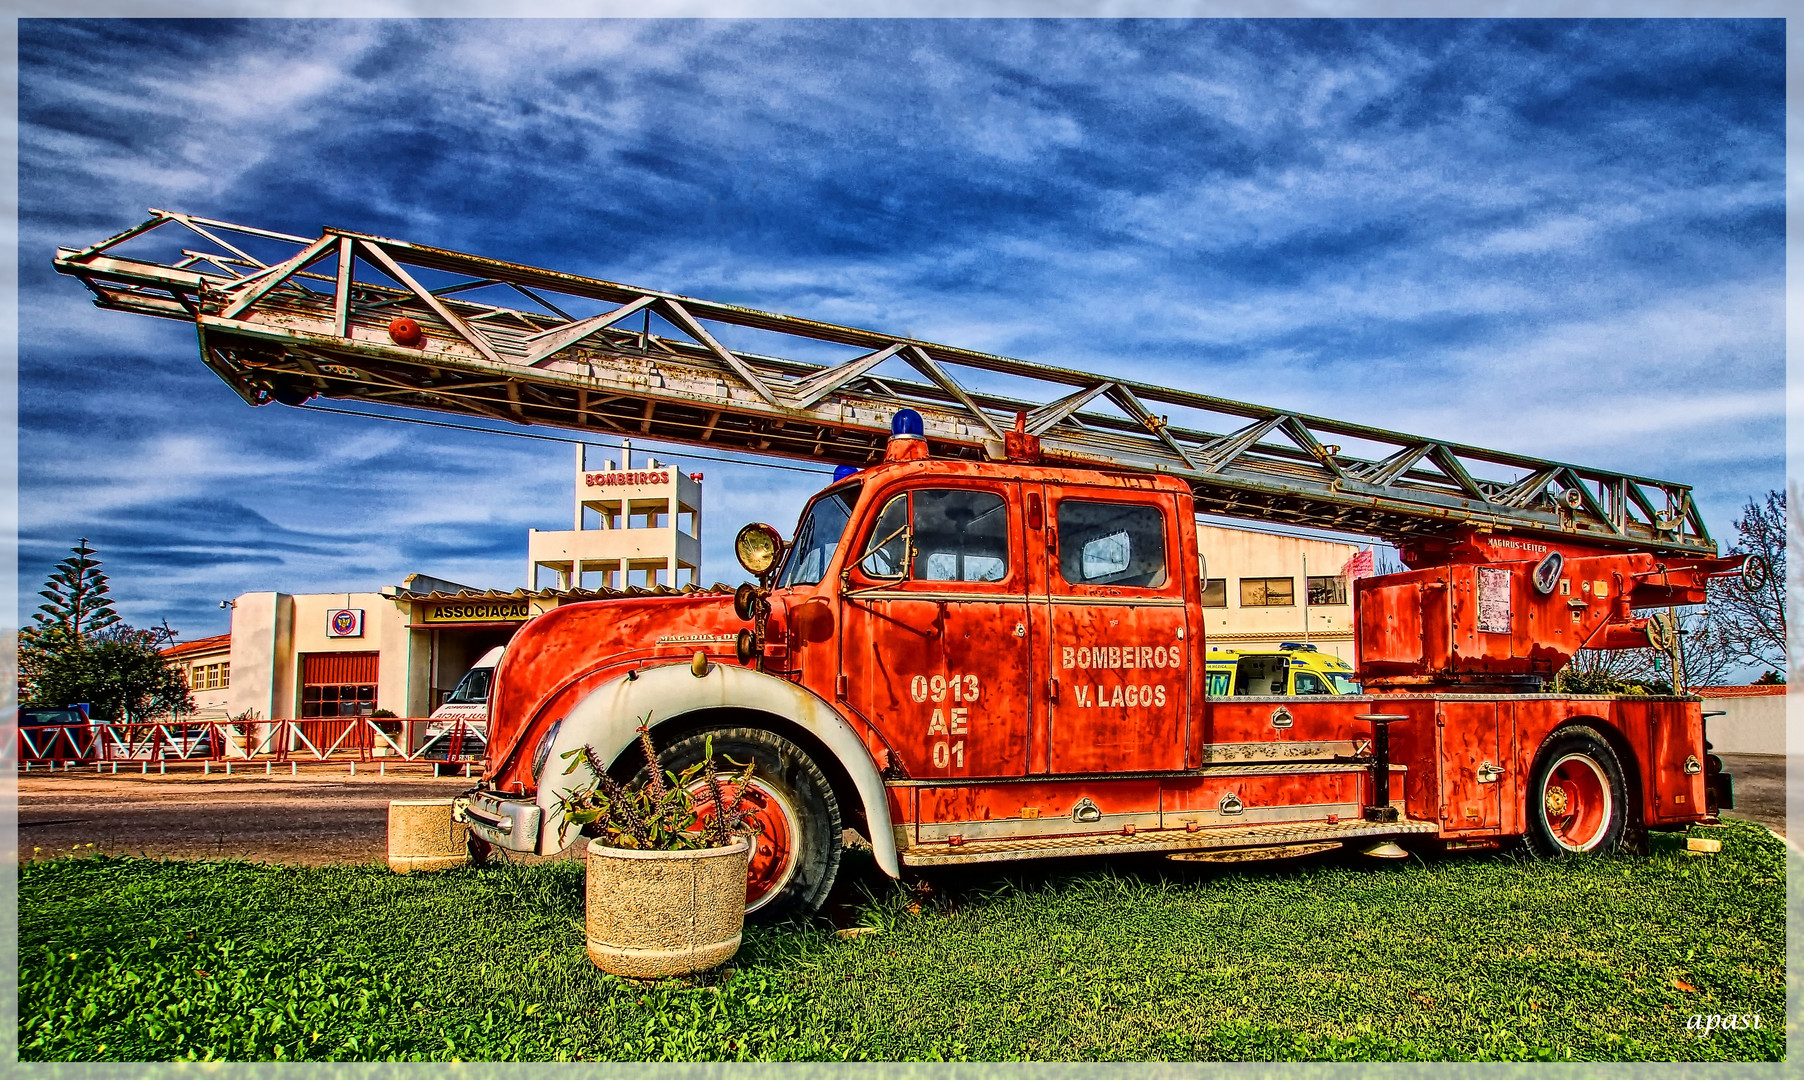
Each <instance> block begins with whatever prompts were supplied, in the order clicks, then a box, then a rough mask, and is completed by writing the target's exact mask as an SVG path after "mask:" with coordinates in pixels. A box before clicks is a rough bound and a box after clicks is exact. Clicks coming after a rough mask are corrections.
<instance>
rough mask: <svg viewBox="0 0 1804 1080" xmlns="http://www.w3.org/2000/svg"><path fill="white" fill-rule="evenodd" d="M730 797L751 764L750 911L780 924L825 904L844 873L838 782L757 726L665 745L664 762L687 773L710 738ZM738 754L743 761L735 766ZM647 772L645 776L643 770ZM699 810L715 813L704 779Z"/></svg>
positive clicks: (697, 735) (762, 919) (784, 741)
mask: <svg viewBox="0 0 1804 1080" xmlns="http://www.w3.org/2000/svg"><path fill="white" fill-rule="evenodd" d="M710 738H712V739H713V740H714V757H715V761H716V763H717V765H718V767H719V769H720V778H721V781H722V785H723V787H726V788H727V791H726V796H727V798H729V799H731V798H732V797H733V796H734V794H735V792H736V789H735V788H734V787H733V784H732V780H733V778H734V776H735V775H736V774H738V773H741V772H743V766H744V764H745V763H746V762H748V761H749V762H751V763H752V780H751V784H750V785H749V786H750V790H749V791H748V792H747V793H746V797H745V798H746V802H747V803H748V804H750V805H751V806H752V807H753V811H752V814H751V820H753V821H754V822H756V823H757V825H758V837H757V841H756V844H755V846H754V847H753V848H752V854H751V858H750V860H749V863H748V865H747V867H746V884H745V915H746V918H747V919H748V920H750V921H752V922H755V923H772V922H779V921H781V920H783V919H785V918H787V917H789V916H790V915H795V914H811V913H813V912H815V911H819V910H820V908H821V905H822V904H824V903H826V901H827V894H828V893H829V892H831V891H832V889H833V881H834V878H835V877H837V876H838V873H839V856H840V851H841V831H842V829H843V828H844V826H843V825H842V823H841V821H840V816H839V801H838V800H837V799H835V798H834V797H833V788H832V786H831V785H829V784H828V783H827V778H826V776H825V775H824V774H823V773H822V772H821V770H820V767H819V766H818V765H816V764H815V763H814V761H813V759H811V758H810V757H809V756H808V754H807V753H806V752H804V751H803V750H802V748H801V747H799V746H797V745H796V744H795V743H792V742H790V741H789V740H788V739H785V738H783V737H782V736H781V735H776V734H773V733H771V732H769V731H762V730H759V729H757V728H724V729H717V730H714V731H700V732H696V733H695V734H693V735H690V736H687V737H685V738H683V739H681V740H679V741H678V742H676V743H674V744H673V745H671V746H670V747H669V748H668V749H666V750H665V751H664V752H663V753H662V754H661V755H659V756H660V757H662V758H663V761H664V767H665V768H666V769H668V770H670V771H671V772H676V773H681V772H682V771H683V770H684V769H687V768H688V767H689V766H691V765H694V764H696V763H697V762H699V761H701V760H702V756H703V754H704V753H705V752H706V748H707V744H708V740H709V739H710ZM727 758H731V759H732V760H733V761H736V762H739V763H740V765H739V767H735V766H734V765H732V764H729V763H728V762H727V761H726V760H724V759H727ZM642 775H643V774H642ZM693 793H694V794H695V795H696V796H697V803H698V806H697V810H698V811H699V812H700V813H701V815H702V816H704V817H705V816H707V815H708V814H709V813H711V808H710V807H709V806H708V805H707V797H706V793H707V785H706V784H705V783H701V784H698V786H697V787H696V789H695V791H694V792H693Z"/></svg>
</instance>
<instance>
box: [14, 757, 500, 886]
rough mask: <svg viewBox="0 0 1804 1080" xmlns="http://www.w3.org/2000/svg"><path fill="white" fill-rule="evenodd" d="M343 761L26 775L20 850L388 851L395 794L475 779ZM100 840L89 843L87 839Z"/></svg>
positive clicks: (264, 857)
mask: <svg viewBox="0 0 1804 1080" xmlns="http://www.w3.org/2000/svg"><path fill="white" fill-rule="evenodd" d="M359 772H360V775H358V776H357V777H355V778H353V777H351V776H350V775H348V772H347V770H346V768H345V766H343V765H334V766H330V767H325V766H319V767H313V768H309V769H305V770H303V771H301V772H300V774H299V775H298V776H284V775H281V774H279V773H278V774H276V775H274V776H269V777H265V776H263V775H262V774H261V773H260V772H258V773H253V774H252V775H249V776H246V775H244V774H242V773H240V774H239V775H237V776H231V777H228V776H225V775H223V774H221V773H214V774H213V775H211V776H205V777H203V776H201V775H199V774H198V773H195V772H186V773H181V774H177V773H170V774H168V775H165V776H158V775H156V774H155V773H152V774H151V775H149V776H140V775H138V774H137V773H135V772H131V773H127V772H121V773H120V774H118V775H117V776H114V775H112V774H110V773H107V774H102V775H99V776H96V775H94V774H93V773H82V772H74V771H72V772H67V773H57V774H55V775H44V774H43V773H37V774H35V775H34V774H23V773H22V774H20V775H19V855H20V857H21V858H23V859H27V860H29V859H33V858H50V857H52V856H55V855H67V854H69V853H70V851H71V850H72V849H77V848H79V849H80V850H81V851H83V852H87V851H89V850H93V851H104V852H107V853H109V854H114V855H141V856H147V857H149V858H178V859H179V858H187V859H193V858H242V859H253V860H256V861H259V862H285V863H305V864H319V863H332V862H367V861H369V860H372V859H382V858H386V857H387V855H388V803H389V800H390V799H443V798H450V797H451V796H453V795H457V794H458V793H460V792H462V791H464V790H466V789H468V788H469V787H470V786H471V784H472V783H474V781H471V780H465V779H464V778H462V777H461V776H460V777H446V778H444V779H436V778H433V777H432V776H430V775H429V774H428V773H427V772H426V771H425V770H419V769H415V770H410V771H409V772H408V773H407V774H403V775H394V776H388V777H383V776H380V775H371V773H372V772H373V768H371V767H360V769H359ZM88 844H92V845H94V846H93V848H92V849H89V848H88V847H87V846H86V845H88Z"/></svg>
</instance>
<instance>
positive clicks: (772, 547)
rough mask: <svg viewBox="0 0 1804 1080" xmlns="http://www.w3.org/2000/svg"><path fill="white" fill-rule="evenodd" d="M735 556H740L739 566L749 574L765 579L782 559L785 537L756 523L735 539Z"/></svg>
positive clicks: (741, 531) (740, 532)
mask: <svg viewBox="0 0 1804 1080" xmlns="http://www.w3.org/2000/svg"><path fill="white" fill-rule="evenodd" d="M733 554H735V555H737V556H739V565H740V566H743V567H745V569H746V572H747V573H752V574H757V575H758V576H759V577H763V576H764V575H765V574H767V573H769V572H770V568H771V567H773V566H775V565H777V560H778V559H780V558H782V556H783V537H782V535H781V534H779V533H778V532H777V530H776V529H774V528H772V527H770V526H769V525H766V524H764V523H762V522H756V521H755V522H753V523H752V524H750V525H747V526H746V527H745V528H743V529H740V530H739V535H738V536H736V537H734V538H733Z"/></svg>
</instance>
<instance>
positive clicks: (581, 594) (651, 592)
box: [382, 582, 733, 602]
mask: <svg viewBox="0 0 1804 1080" xmlns="http://www.w3.org/2000/svg"><path fill="white" fill-rule="evenodd" d="M732 592H733V586H731V585H723V584H721V583H720V582H715V583H714V584H713V585H710V586H707V587H706V588H704V587H702V586H700V585H684V586H683V587H681V588H677V589H673V588H671V587H670V586H669V585H655V586H653V587H651V588H649V589H647V588H644V587H642V586H639V585H629V586H627V587H626V588H624V589H538V590H533V589H513V590H511V591H506V590H502V589H460V590H458V591H456V592H451V591H447V590H434V591H432V592H410V591H408V590H405V589H397V588H395V587H393V586H389V587H387V588H385V589H383V590H382V595H383V596H385V597H387V598H388V599H390V600H409V601H418V600H436V601H441V602H442V601H446V600H488V601H491V602H497V601H502V600H558V601H564V600H602V599H606V598H607V597H610V596H687V595H689V594H691V593H728V594H731V593H732Z"/></svg>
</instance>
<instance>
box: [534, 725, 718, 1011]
mask: <svg viewBox="0 0 1804 1080" xmlns="http://www.w3.org/2000/svg"><path fill="white" fill-rule="evenodd" d="M650 719H651V718H650V717H649V716H648V717H646V724H645V725H641V726H640V728H639V746H640V748H641V749H642V750H643V751H644V752H645V761H646V768H645V770H644V771H643V772H642V773H640V775H639V776H638V777H637V778H635V779H634V780H633V781H631V782H629V783H625V784H622V783H620V782H619V781H617V780H615V779H614V778H613V777H612V776H610V775H608V771H607V765H606V763H605V762H603V761H601V760H600V759H598V758H597V756H596V754H595V750H594V748H593V747H589V746H580V747H577V748H576V749H574V750H571V751H569V752H567V753H565V754H564V755H563V757H565V758H573V759H574V760H572V761H571V762H570V764H569V766H568V767H566V768H565V770H564V775H566V776H568V775H570V774H571V773H573V772H575V771H576V770H577V769H579V768H581V769H584V770H586V771H587V773H588V777H589V778H588V781H587V782H586V783H583V784H580V785H578V786H577V787H574V788H569V789H566V790H565V791H564V792H563V794H562V795H560V796H559V799H558V802H559V805H560V808H561V809H562V811H563V819H564V821H563V825H562V826H561V828H563V829H564V830H566V831H567V830H569V829H571V828H575V829H578V830H579V831H580V833H581V835H583V836H587V837H589V838H590V839H589V843H588V847H587V849H586V855H587V859H588V881H587V884H588V899H587V904H586V908H587V911H586V923H587V937H588V947H589V959H590V960H591V961H593V962H594V964H595V966H596V967H599V968H601V969H602V970H603V971H606V972H609V973H611V974H614V975H624V976H628V977H630V978H641V979H644V978H659V977H662V976H666V975H686V974H690V973H692V972H697V971H706V970H707V969H709V968H712V967H716V966H718V965H720V964H723V963H725V962H726V961H727V960H729V959H730V958H731V957H732V956H733V954H734V953H736V952H738V951H739V942H740V938H741V932H742V930H743V928H744V924H745V875H746V860H747V857H748V856H749V854H750V852H751V834H752V832H753V824H752V822H751V821H750V820H749V815H748V812H747V808H746V805H745V791H746V788H747V785H748V784H749V783H750V781H751V777H752V766H751V765H750V764H749V763H747V764H744V765H741V764H740V763H738V762H735V761H731V760H730V759H728V760H727V764H729V765H731V766H733V767H734V768H736V769H739V770H742V771H740V772H739V773H738V774H737V775H734V776H731V777H729V778H726V779H723V777H722V776H721V772H722V770H721V768H720V766H719V765H717V764H716V763H715V759H714V744H713V740H712V739H710V740H709V741H708V743H707V745H706V750H705V752H704V754H703V756H702V760H701V761H700V762H697V763H696V764H695V765H692V766H690V767H689V768H687V769H684V770H683V771H682V772H680V773H679V772H671V771H669V770H666V769H665V768H664V767H663V765H662V764H661V763H660V761H659V759H658V752H657V749H656V748H655V747H654V746H653V745H652V741H651V731H650V728H649V724H650Z"/></svg>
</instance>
